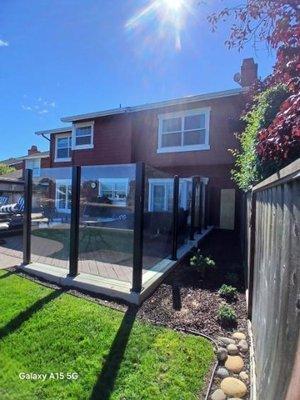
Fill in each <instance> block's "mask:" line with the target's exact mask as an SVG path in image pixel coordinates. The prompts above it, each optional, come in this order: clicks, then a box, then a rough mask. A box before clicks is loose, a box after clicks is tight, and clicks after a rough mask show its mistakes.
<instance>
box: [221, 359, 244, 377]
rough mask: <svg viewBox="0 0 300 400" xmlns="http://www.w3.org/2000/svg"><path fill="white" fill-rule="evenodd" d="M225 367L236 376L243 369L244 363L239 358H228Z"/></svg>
mask: <svg viewBox="0 0 300 400" xmlns="http://www.w3.org/2000/svg"><path fill="white" fill-rule="evenodd" d="M225 367H226V368H227V369H228V370H229V371H231V372H235V373H236V374H238V373H239V372H241V371H242V369H243V368H244V361H243V359H242V357H240V356H228V358H227V360H226V362H225Z"/></svg>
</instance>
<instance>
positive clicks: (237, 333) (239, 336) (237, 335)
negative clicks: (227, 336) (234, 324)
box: [232, 332, 246, 340]
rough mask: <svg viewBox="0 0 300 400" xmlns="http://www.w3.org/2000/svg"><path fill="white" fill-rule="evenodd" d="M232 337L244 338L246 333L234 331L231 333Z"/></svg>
mask: <svg viewBox="0 0 300 400" xmlns="http://www.w3.org/2000/svg"><path fill="white" fill-rule="evenodd" d="M232 337H233V338H234V339H237V340H242V339H244V340H245V339H246V335H245V334H244V333H243V332H234V333H233V334H232Z"/></svg>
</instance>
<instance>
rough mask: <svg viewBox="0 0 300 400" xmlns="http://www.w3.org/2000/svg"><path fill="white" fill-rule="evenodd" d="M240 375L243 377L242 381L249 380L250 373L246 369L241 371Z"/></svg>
mask: <svg viewBox="0 0 300 400" xmlns="http://www.w3.org/2000/svg"><path fill="white" fill-rule="evenodd" d="M239 377H240V378H241V380H242V381H244V382H248V381H249V375H248V374H247V373H246V372H245V371H241V372H240V373H239Z"/></svg>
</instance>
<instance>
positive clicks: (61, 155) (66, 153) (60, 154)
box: [57, 148, 70, 158]
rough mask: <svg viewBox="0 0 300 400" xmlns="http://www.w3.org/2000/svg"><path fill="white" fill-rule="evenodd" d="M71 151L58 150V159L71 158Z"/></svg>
mask: <svg viewBox="0 0 300 400" xmlns="http://www.w3.org/2000/svg"><path fill="white" fill-rule="evenodd" d="M69 157H70V153H69V149H68V148H67V149H57V158H69Z"/></svg>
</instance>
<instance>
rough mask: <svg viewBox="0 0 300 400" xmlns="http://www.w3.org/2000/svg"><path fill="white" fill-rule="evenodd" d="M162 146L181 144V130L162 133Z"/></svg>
mask: <svg viewBox="0 0 300 400" xmlns="http://www.w3.org/2000/svg"><path fill="white" fill-rule="evenodd" d="M161 145H162V147H170V146H181V132H179V133H167V134H166V133H164V134H163V135H162V137H161Z"/></svg>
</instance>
